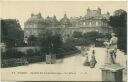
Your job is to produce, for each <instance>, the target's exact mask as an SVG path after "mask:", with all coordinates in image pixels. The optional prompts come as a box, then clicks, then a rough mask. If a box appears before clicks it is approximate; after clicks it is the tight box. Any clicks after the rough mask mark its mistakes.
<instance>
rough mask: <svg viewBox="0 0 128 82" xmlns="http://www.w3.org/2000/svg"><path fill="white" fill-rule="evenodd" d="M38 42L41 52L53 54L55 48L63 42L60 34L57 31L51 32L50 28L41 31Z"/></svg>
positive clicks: (55, 50)
mask: <svg viewBox="0 0 128 82" xmlns="http://www.w3.org/2000/svg"><path fill="white" fill-rule="evenodd" d="M45 30H46V29H45ZM39 42H40V46H41V47H42V50H43V52H45V53H46V54H50V53H52V54H55V53H56V52H57V49H58V48H60V47H61V45H62V44H63V42H62V37H61V35H60V34H57V33H55V34H53V33H52V31H51V30H46V31H44V32H42V34H41V35H40V40H39Z"/></svg>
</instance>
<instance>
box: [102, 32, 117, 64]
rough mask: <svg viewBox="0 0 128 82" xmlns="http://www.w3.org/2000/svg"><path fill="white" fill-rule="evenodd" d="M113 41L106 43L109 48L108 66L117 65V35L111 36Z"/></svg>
mask: <svg viewBox="0 0 128 82" xmlns="http://www.w3.org/2000/svg"><path fill="white" fill-rule="evenodd" d="M111 36H112V37H111V39H110V41H109V42H104V44H105V46H106V48H107V51H106V52H107V54H106V58H105V59H106V62H105V63H106V64H115V63H116V52H117V41H118V38H117V37H116V36H115V33H112V34H111Z"/></svg>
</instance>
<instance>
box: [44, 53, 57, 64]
mask: <svg viewBox="0 0 128 82" xmlns="http://www.w3.org/2000/svg"><path fill="white" fill-rule="evenodd" d="M55 63H56V55H46V64H55Z"/></svg>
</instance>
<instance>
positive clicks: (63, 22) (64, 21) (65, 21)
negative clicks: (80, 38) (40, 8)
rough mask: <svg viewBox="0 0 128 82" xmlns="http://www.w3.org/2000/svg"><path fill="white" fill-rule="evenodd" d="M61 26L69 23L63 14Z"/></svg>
mask: <svg viewBox="0 0 128 82" xmlns="http://www.w3.org/2000/svg"><path fill="white" fill-rule="evenodd" d="M60 22H61V24H68V23H70V19H69V18H68V17H67V15H66V14H64V17H63V18H62V19H61V20H60Z"/></svg>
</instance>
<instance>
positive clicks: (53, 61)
mask: <svg viewBox="0 0 128 82" xmlns="http://www.w3.org/2000/svg"><path fill="white" fill-rule="evenodd" d="M55 63H56V55H52V58H51V64H55Z"/></svg>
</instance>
